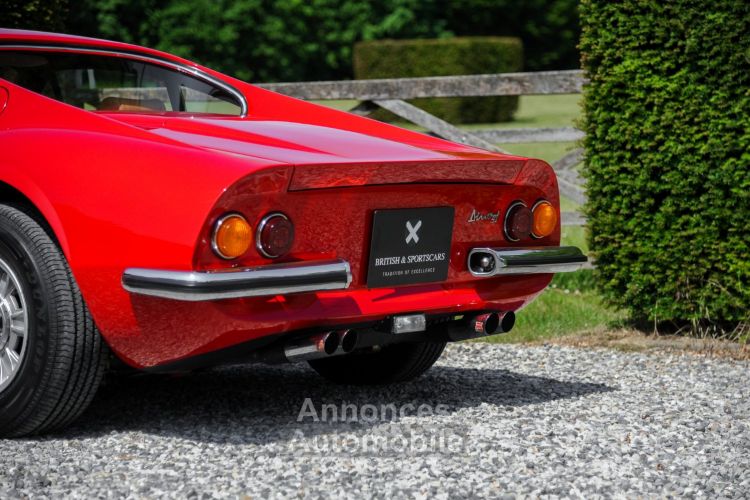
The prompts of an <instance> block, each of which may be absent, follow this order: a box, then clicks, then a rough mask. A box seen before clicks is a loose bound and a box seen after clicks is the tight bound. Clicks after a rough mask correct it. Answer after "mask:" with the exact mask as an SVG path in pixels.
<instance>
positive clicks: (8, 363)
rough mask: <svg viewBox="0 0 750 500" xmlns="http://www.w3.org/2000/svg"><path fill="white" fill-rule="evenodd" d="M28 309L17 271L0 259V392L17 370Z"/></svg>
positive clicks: (25, 331) (22, 351) (25, 341)
mask: <svg viewBox="0 0 750 500" xmlns="http://www.w3.org/2000/svg"><path fill="white" fill-rule="evenodd" d="M28 324H29V322H28V309H27V307H26V299H25V298H24V295H23V292H22V288H21V284H20V282H19V280H18V277H17V276H16V273H15V272H13V270H12V269H11V268H10V266H9V265H8V264H7V263H6V262H5V261H4V260H2V259H0V392H2V391H4V390H5V389H6V388H7V387H8V386H9V385H10V383H11V382H13V379H14V378H15V377H16V375H17V374H18V372H19V370H20V368H21V364H22V362H23V358H24V356H25V354H26V345H27V344H28V335H27V334H28Z"/></svg>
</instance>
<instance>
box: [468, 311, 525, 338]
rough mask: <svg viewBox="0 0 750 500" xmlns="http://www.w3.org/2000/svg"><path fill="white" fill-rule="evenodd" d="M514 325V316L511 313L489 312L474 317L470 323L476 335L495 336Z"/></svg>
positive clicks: (509, 329) (507, 330)
mask: <svg viewBox="0 0 750 500" xmlns="http://www.w3.org/2000/svg"><path fill="white" fill-rule="evenodd" d="M515 324H516V314H515V313H514V312H513V311H507V312H490V313H484V314H480V315H479V316H476V317H475V318H474V319H473V320H472V323H471V327H472V329H473V330H474V333H476V334H477V335H495V334H497V333H506V332H509V331H511V330H512V329H513V326H514V325H515Z"/></svg>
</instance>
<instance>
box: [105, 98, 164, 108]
mask: <svg viewBox="0 0 750 500" xmlns="http://www.w3.org/2000/svg"><path fill="white" fill-rule="evenodd" d="M96 109H98V110H99V111H166V110H167V108H166V107H165V106H164V103H163V102H162V101H160V100H159V99H127V98H125V97H106V98H104V99H103V100H102V102H101V103H100V104H99V106H98V107H97V108H96Z"/></svg>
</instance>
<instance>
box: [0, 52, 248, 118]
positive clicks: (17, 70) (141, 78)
mask: <svg viewBox="0 0 750 500" xmlns="http://www.w3.org/2000/svg"><path fill="white" fill-rule="evenodd" d="M0 78H3V79H5V80H8V81H10V82H12V83H15V84H16V85H19V86H21V87H25V88H27V89H29V90H31V91H33V92H37V93H39V94H43V95H45V96H47V97H51V98H53V99H56V100H58V101H62V102H64V103H66V104H70V105H72V106H76V107H79V108H82V109H87V110H91V111H108V112H112V111H115V112H116V111H121V112H130V113H133V112H136V113H162V112H167V111H172V112H185V113H210V114H223V115H240V114H241V113H242V104H241V102H240V100H239V98H238V97H237V96H235V95H234V94H232V93H231V92H230V91H228V90H227V89H225V88H223V87H222V86H220V85H217V84H214V83H212V82H210V81H207V80H202V79H199V78H195V77H193V76H190V75H188V74H186V73H183V72H181V71H178V70H175V69H170V68H167V67H165V66H162V65H159V64H152V63H149V62H144V61H140V60H137V59H129V58H127V57H120V56H115V55H112V56H108V55H99V54H83V53H66V52H53V51H50V52H45V51H37V50H33V51H32V50H28V51H23V50H12V51H10V50H9V51H0Z"/></svg>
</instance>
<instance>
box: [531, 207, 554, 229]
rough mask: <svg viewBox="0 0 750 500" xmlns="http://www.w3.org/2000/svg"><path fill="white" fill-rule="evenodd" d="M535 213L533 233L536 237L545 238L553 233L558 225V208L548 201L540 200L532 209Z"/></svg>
mask: <svg viewBox="0 0 750 500" xmlns="http://www.w3.org/2000/svg"><path fill="white" fill-rule="evenodd" d="M531 212H532V213H533V215H534V223H533V225H532V228H531V234H532V235H533V236H534V237H535V238H544V237H545V236H549V235H550V234H552V231H554V230H555V228H556V227H557V210H555V207H553V206H552V204H551V203H550V202H548V201H540V202H539V203H537V204H536V205H534V208H533V209H532V210H531Z"/></svg>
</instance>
